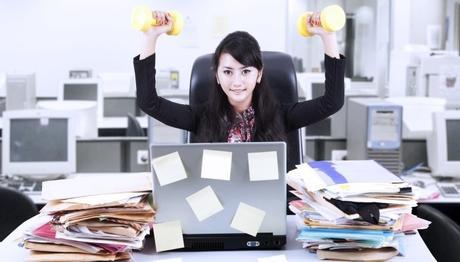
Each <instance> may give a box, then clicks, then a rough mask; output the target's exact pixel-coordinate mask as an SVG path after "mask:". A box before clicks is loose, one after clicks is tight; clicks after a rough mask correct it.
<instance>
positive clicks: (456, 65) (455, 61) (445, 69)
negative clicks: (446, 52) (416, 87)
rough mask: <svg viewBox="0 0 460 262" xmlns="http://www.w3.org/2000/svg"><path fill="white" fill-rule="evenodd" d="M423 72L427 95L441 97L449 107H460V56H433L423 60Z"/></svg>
mask: <svg viewBox="0 0 460 262" xmlns="http://www.w3.org/2000/svg"><path fill="white" fill-rule="evenodd" d="M420 70H421V74H422V76H423V77H424V79H425V86H423V88H424V89H425V90H426V95H427V96H429V97H441V98H445V99H446V101H447V104H446V107H447V108H448V109H460V57H459V56H450V57H449V56H445V57H440V56H433V57H426V58H423V59H422V60H421V68H420Z"/></svg>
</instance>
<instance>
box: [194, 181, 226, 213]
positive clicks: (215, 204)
mask: <svg viewBox="0 0 460 262" xmlns="http://www.w3.org/2000/svg"><path fill="white" fill-rule="evenodd" d="M186 200H187V202H188V204H189V205H190V207H191V208H192V210H193V213H195V215H196V217H197V218H198V221H203V220H205V219H206V218H208V217H210V216H212V215H214V214H216V213H218V212H220V211H222V210H223V209H224V208H223V207H222V204H221V203H220V201H219V199H218V198H217V196H216V193H214V190H212V188H211V186H207V187H205V188H203V189H201V190H200V191H198V192H196V193H194V194H192V195H190V196H188V197H187V198H186Z"/></svg>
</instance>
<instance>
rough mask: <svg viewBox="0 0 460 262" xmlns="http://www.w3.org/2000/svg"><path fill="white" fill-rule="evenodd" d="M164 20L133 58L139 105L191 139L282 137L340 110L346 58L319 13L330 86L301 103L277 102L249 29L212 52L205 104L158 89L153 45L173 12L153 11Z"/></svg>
mask: <svg viewBox="0 0 460 262" xmlns="http://www.w3.org/2000/svg"><path fill="white" fill-rule="evenodd" d="M153 15H154V17H155V18H156V19H157V21H159V23H160V26H155V27H151V28H150V29H149V30H148V31H147V32H146V33H145V40H146V41H145V47H144V48H143V50H142V51H141V54H140V55H139V56H137V57H135V58H134V69H135V75H136V85H137V102H138V105H139V107H140V108H141V109H142V110H143V111H144V112H145V113H147V114H148V115H150V116H152V117H154V118H156V119H157V120H159V121H161V122H163V123H165V124H167V125H170V126H173V127H176V128H180V129H185V130H188V131H190V132H192V133H194V141H193V142H250V141H284V140H285V139H286V134H287V133H288V132H289V131H291V130H295V129H298V128H301V127H304V126H307V125H309V124H312V123H315V122H317V121H320V120H322V119H324V118H326V117H328V116H330V115H332V114H333V113H335V112H337V111H338V110H339V109H340V108H341V107H342V105H343V100H344V70H345V61H344V57H343V56H341V55H340V54H339V52H338V48H337V40H336V37H335V33H329V32H326V31H324V30H323V29H322V28H321V27H319V26H318V25H319V14H318V13H315V14H314V15H313V16H311V18H310V19H309V21H308V23H309V31H310V32H311V33H312V34H316V35H319V36H320V37H321V39H322V41H323V44H324V48H325V69H326V92H325V94H324V96H322V97H319V98H316V99H313V100H309V101H304V102H300V103H291V104H278V102H277V101H276V99H275V98H274V97H273V95H272V93H271V90H270V87H269V83H267V82H266V78H265V77H264V74H263V64H262V56H261V51H260V47H259V44H258V43H257V40H256V39H254V38H253V37H252V36H251V35H250V34H248V33H246V32H239V31H238V32H234V33H231V34H229V35H228V36H226V37H225V38H224V39H223V40H222V41H221V42H220V44H219V45H218V46H217V48H216V51H215V53H214V56H213V70H214V73H215V78H216V81H215V86H214V88H211V92H210V94H209V99H208V100H207V103H206V104H203V105H201V106H198V107H196V108H191V107H190V106H188V105H181V104H176V103H173V102H171V101H168V100H166V99H164V98H162V97H159V96H158V95H157V92H156V90H155V46H156V41H157V39H158V37H159V36H160V35H161V34H164V33H166V32H168V31H169V30H171V28H172V19H171V17H170V15H169V14H167V13H164V12H160V11H155V12H153Z"/></svg>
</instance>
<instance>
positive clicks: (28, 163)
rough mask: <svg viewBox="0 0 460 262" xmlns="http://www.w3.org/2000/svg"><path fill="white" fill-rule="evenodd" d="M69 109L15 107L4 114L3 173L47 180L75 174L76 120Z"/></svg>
mask: <svg viewBox="0 0 460 262" xmlns="http://www.w3.org/2000/svg"><path fill="white" fill-rule="evenodd" d="M74 121H75V120H74V116H73V114H71V113H69V112H58V111H49V110H39V109H32V110H15V111H6V112H5V113H4V114H3V143H2V152H3V154H2V166H3V173H4V174H6V175H12V176H22V177H25V178H32V179H37V180H40V179H47V178H53V177H56V175H67V174H70V173H75V171H76V159H75V148H76V146H75V144H76V138H75V123H74Z"/></svg>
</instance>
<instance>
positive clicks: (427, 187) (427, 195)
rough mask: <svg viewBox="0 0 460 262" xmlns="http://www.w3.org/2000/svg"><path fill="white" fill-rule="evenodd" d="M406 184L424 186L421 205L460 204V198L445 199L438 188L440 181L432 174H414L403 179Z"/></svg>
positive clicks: (420, 200)
mask: <svg viewBox="0 0 460 262" xmlns="http://www.w3.org/2000/svg"><path fill="white" fill-rule="evenodd" d="M402 178H403V179H404V180H405V181H406V182H408V183H411V184H420V183H422V184H423V185H424V188H422V189H421V190H422V191H423V192H422V195H423V197H422V199H419V200H418V202H419V203H431V204H458V203H460V197H444V196H443V195H442V194H441V193H440V191H439V188H438V186H437V184H436V183H437V182H438V180H437V179H435V178H433V177H432V176H431V174H430V173H426V172H414V173H413V174H411V175H408V176H403V177H402Z"/></svg>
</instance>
